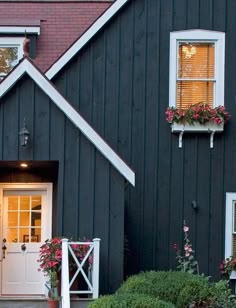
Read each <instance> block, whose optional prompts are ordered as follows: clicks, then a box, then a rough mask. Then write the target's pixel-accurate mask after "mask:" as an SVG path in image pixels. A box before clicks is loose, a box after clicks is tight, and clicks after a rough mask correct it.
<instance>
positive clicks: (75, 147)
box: [63, 120, 89, 239]
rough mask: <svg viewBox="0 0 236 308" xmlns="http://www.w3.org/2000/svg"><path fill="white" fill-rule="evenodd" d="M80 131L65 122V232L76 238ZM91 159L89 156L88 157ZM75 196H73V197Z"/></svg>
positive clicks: (66, 234) (68, 122) (68, 121)
mask: <svg viewBox="0 0 236 308" xmlns="http://www.w3.org/2000/svg"><path fill="white" fill-rule="evenodd" d="M80 136H81V134H80V132H79V131H78V129H77V128H76V127H75V126H74V125H73V124H72V123H71V122H70V120H66V122H65V161H64V168H65V169H64V187H63V190H64V198H63V221H64V222H63V229H64V230H63V234H64V235H65V236H68V238H70V237H73V238H75V239H77V238H76V236H78V208H79V204H78V195H79V192H78V179H79V150H80V149H79V139H80ZM87 159H89V157H88V158H87ZM72 196H73V197H72Z"/></svg>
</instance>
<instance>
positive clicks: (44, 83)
mask: <svg viewBox="0 0 236 308" xmlns="http://www.w3.org/2000/svg"><path fill="white" fill-rule="evenodd" d="M24 73H27V74H28V75H29V76H30V77H31V78H32V79H33V80H34V81H35V83H36V84H37V85H38V86H39V87H40V88H41V89H42V91H43V92H44V93H46V95H47V96H48V97H49V98H50V99H51V100H52V101H53V102H54V103H55V104H56V105H57V107H58V108H59V109H60V110H61V111H62V112H63V113H64V114H65V115H66V116H67V117H68V118H69V119H70V120H71V121H72V122H73V123H74V125H75V126H76V127H78V128H79V129H80V131H81V132H82V133H83V134H84V135H85V136H86V137H87V138H88V139H89V140H90V141H91V142H92V143H93V145H94V146H95V147H96V148H97V149H98V150H99V151H100V152H101V153H102V154H103V155H104V156H105V157H106V158H107V159H108V160H109V161H110V163H111V164H112V165H113V166H114V167H115V168H116V169H117V170H118V171H119V172H120V173H121V174H122V175H123V176H124V177H125V178H126V179H127V180H128V181H129V182H130V183H131V184H132V185H133V186H135V173H134V172H133V170H132V169H131V168H130V167H129V166H128V165H127V164H126V163H125V162H124V161H123V160H122V159H121V158H120V157H119V156H118V155H117V154H116V153H115V152H114V151H113V150H112V148H111V147H110V146H109V145H108V144H107V143H106V142H105V141H104V140H103V139H102V137H101V136H99V134H98V133H97V132H96V131H95V130H94V129H93V128H92V127H91V126H90V125H89V124H88V123H87V122H86V121H85V120H84V118H83V117H82V116H81V115H80V114H79V113H78V112H77V111H76V110H75V109H74V108H73V107H72V106H71V105H70V104H69V103H68V102H67V100H66V99H65V98H64V97H63V96H62V95H61V94H60V93H59V92H58V91H57V90H56V88H55V87H54V85H53V84H52V83H51V82H50V81H48V80H47V79H46V78H45V76H44V75H43V74H42V73H41V72H40V71H38V70H37V69H36V67H35V66H34V65H32V64H31V63H30V61H29V60H28V59H24V60H23V61H22V62H21V63H20V64H19V65H18V66H17V67H16V68H15V69H14V70H13V71H12V72H11V73H10V74H9V75H8V76H7V77H6V78H5V79H4V80H3V81H2V83H1V84H0V98H1V97H2V96H3V95H4V94H5V93H6V92H7V91H9V89H10V88H11V87H12V86H13V85H14V84H15V83H16V81H17V80H18V79H19V78H20V77H21V76H22V75H23V74H24Z"/></svg>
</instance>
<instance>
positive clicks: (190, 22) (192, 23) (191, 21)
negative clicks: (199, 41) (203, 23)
mask: <svg viewBox="0 0 236 308" xmlns="http://www.w3.org/2000/svg"><path fill="white" fill-rule="evenodd" d="M199 9H200V3H199V0H188V2H187V27H188V29H198V28H199V23H200V21H199Z"/></svg>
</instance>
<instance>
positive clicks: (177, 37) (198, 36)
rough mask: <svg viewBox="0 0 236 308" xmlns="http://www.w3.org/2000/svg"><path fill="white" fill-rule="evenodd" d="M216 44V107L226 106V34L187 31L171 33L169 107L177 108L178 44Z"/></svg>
mask: <svg viewBox="0 0 236 308" xmlns="http://www.w3.org/2000/svg"><path fill="white" fill-rule="evenodd" d="M178 42H214V43H215V55H216V61H215V67H216V71H215V79H216V87H215V93H214V102H213V104H214V107H217V106H220V105H221V106H223V105H224V67H225V33H223V32H217V31H208V30H186V31H175V32H171V33H170V67H169V106H170V107H176V93H177V91H176V80H177V43H178Z"/></svg>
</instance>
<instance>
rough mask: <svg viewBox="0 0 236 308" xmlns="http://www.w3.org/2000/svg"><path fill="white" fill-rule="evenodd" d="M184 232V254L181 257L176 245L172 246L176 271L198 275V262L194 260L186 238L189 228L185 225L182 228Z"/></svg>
mask: <svg viewBox="0 0 236 308" xmlns="http://www.w3.org/2000/svg"><path fill="white" fill-rule="evenodd" d="M183 232H184V253H183V255H181V253H180V249H179V248H178V245H177V244H174V245H173V248H174V249H175V252H176V260H177V262H178V264H179V265H178V266H177V269H179V270H180V271H182V272H188V273H191V274H194V273H197V274H199V267H198V262H197V261H196V260H195V258H194V250H193V249H192V244H191V242H190V240H189V237H188V232H189V227H188V226H187V225H186V224H185V221H184V226H183Z"/></svg>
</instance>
